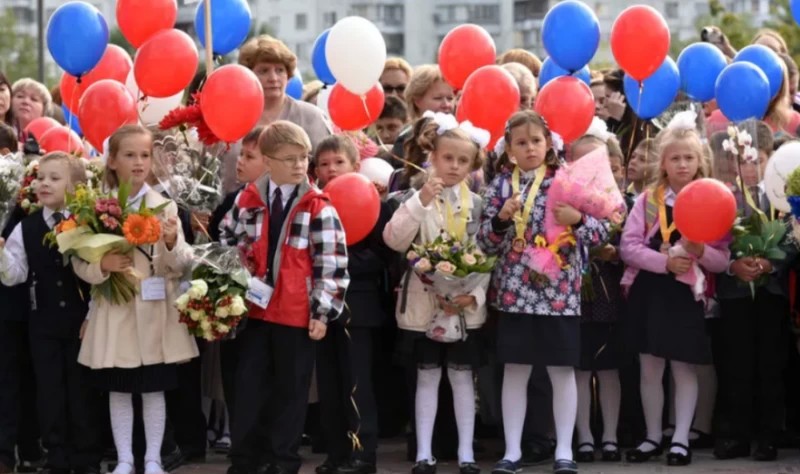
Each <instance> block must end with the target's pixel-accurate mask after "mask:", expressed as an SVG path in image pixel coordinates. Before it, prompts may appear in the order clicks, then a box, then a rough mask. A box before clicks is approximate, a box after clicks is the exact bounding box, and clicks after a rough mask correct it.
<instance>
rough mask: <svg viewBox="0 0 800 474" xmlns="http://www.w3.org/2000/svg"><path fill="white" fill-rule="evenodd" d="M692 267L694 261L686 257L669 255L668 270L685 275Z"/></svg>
mask: <svg viewBox="0 0 800 474" xmlns="http://www.w3.org/2000/svg"><path fill="white" fill-rule="evenodd" d="M690 268H692V261H691V260H690V259H688V258H684V257H669V258H668V259H667V270H669V271H670V272H672V273H674V274H675V275H683V274H684V273H686V272H688V271H689V269H690Z"/></svg>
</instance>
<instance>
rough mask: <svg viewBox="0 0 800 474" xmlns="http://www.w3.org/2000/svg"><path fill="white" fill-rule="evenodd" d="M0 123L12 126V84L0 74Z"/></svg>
mask: <svg viewBox="0 0 800 474" xmlns="http://www.w3.org/2000/svg"><path fill="white" fill-rule="evenodd" d="M0 122H3V123H5V124H8V125H10V124H11V83H10V82H8V79H7V78H6V76H5V74H3V73H2V72H0Z"/></svg>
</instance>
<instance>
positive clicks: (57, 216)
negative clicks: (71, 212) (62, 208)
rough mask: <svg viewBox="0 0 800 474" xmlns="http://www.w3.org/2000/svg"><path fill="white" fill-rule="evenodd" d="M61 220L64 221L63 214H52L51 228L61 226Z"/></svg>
mask: <svg viewBox="0 0 800 474" xmlns="http://www.w3.org/2000/svg"><path fill="white" fill-rule="evenodd" d="M63 220H64V214H62V213H60V212H54V213H53V227H55V226H57V225H58V224H61V221H63Z"/></svg>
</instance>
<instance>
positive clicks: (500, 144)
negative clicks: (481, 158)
mask: <svg viewBox="0 0 800 474" xmlns="http://www.w3.org/2000/svg"><path fill="white" fill-rule="evenodd" d="M505 152H506V137H500V138H499V139H498V140H497V143H495V144H494V153H495V154H496V155H497V156H500V155H502V154H503V153H505Z"/></svg>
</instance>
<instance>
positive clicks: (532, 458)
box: [519, 442, 553, 467]
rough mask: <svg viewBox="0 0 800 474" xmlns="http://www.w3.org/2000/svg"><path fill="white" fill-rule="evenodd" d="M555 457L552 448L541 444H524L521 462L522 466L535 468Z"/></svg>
mask: <svg viewBox="0 0 800 474" xmlns="http://www.w3.org/2000/svg"><path fill="white" fill-rule="evenodd" d="M551 457H553V453H552V450H551V449H550V446H545V445H544V444H542V443H539V442H533V443H523V444H522V459H521V460H520V461H519V462H520V464H521V465H522V466H525V467H528V466H535V465H537V464H541V463H543V462H545V461H548V460H549V459H550V458H551Z"/></svg>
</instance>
